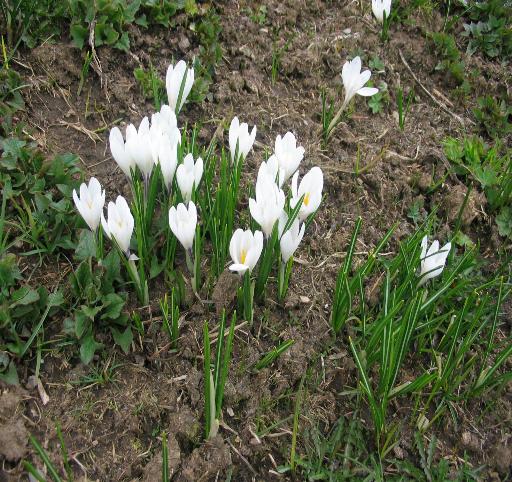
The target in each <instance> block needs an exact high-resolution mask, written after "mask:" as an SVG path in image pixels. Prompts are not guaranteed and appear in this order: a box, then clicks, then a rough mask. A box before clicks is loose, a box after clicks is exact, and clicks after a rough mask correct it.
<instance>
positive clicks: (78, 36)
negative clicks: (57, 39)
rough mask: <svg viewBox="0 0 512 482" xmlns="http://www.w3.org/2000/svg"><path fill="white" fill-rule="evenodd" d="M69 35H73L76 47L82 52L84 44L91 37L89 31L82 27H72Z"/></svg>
mask: <svg viewBox="0 0 512 482" xmlns="http://www.w3.org/2000/svg"><path fill="white" fill-rule="evenodd" d="M69 33H70V34H71V38H72V39H73V43H74V44H75V47H77V48H79V49H80V50H82V49H83V47H84V43H85V41H86V39H87V37H88V35H89V32H88V30H87V29H86V28H85V27H84V26H82V25H71V28H70V29H69Z"/></svg>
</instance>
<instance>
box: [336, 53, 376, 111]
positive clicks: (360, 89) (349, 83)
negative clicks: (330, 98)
mask: <svg viewBox="0 0 512 482" xmlns="http://www.w3.org/2000/svg"><path fill="white" fill-rule="evenodd" d="M371 75H372V73H371V72H370V71H369V70H365V71H364V72H361V58H360V57H355V58H354V59H353V60H350V61H347V62H345V65H343V70H342V72H341V78H342V79H343V87H344V88H345V100H344V101H343V105H347V104H348V103H349V102H350V99H352V97H354V95H356V94H358V95H362V96H363V97H371V96H372V95H375V94H376V93H377V92H378V91H379V89H376V88H375V87H365V86H364V85H365V84H366V82H368V81H369V80H370V77H371Z"/></svg>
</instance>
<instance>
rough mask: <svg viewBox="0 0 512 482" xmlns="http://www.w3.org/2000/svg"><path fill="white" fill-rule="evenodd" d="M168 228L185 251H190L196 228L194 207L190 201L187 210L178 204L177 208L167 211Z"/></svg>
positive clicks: (195, 210)
mask: <svg viewBox="0 0 512 482" xmlns="http://www.w3.org/2000/svg"><path fill="white" fill-rule="evenodd" d="M169 226H170V228H171V231H172V232H173V233H174V236H176V238H178V240H179V242H180V243H181V245H182V246H183V247H184V248H185V250H191V249H192V246H193V245H194V235H195V233H196V226H197V209H196V205H195V204H194V203H193V202H192V201H190V202H189V203H188V209H187V208H186V207H185V205H184V204H183V203H180V204H178V207H177V208H175V207H174V206H172V207H171V209H169Z"/></svg>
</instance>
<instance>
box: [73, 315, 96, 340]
mask: <svg viewBox="0 0 512 482" xmlns="http://www.w3.org/2000/svg"><path fill="white" fill-rule="evenodd" d="M91 324H92V321H91V319H90V318H89V317H88V316H86V315H85V314H84V313H83V312H82V311H77V312H76V314H75V335H76V337H77V338H78V339H80V338H82V336H84V333H86V332H87V331H88V330H89V327H90V326H91Z"/></svg>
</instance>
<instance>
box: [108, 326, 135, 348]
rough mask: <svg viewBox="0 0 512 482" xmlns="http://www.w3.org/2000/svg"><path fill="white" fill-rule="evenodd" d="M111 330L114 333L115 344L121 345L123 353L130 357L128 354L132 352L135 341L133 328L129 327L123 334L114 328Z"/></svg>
mask: <svg viewBox="0 0 512 482" xmlns="http://www.w3.org/2000/svg"><path fill="white" fill-rule="evenodd" d="M110 330H111V331H112V336H113V337H114V342H115V343H116V345H119V346H120V347H121V349H122V350H123V352H124V353H125V355H128V353H129V352H130V345H131V344H132V341H133V333H132V328H131V326H129V327H127V328H126V330H124V331H123V332H121V331H119V330H117V329H115V328H113V327H112V328H110Z"/></svg>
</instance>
